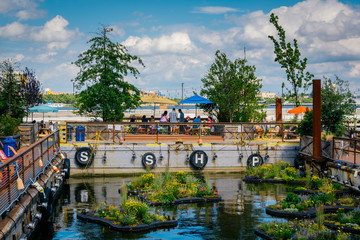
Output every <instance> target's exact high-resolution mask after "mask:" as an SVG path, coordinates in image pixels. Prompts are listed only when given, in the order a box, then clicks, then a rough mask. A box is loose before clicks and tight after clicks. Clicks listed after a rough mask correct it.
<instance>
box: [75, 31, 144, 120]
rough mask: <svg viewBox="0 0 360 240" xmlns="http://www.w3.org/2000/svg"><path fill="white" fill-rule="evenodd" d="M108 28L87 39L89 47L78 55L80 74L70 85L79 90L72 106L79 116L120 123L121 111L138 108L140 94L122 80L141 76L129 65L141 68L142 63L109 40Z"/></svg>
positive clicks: (119, 45) (118, 44)
mask: <svg viewBox="0 0 360 240" xmlns="http://www.w3.org/2000/svg"><path fill="white" fill-rule="evenodd" d="M112 30H113V29H112V28H111V27H102V28H101V30H100V31H99V32H98V33H97V36H95V37H94V38H92V39H90V40H89V41H88V43H90V44H91V46H90V48H89V49H88V50H86V51H85V52H83V53H81V54H80V55H79V56H78V60H77V61H75V63H74V64H75V65H76V66H77V67H79V68H80V71H79V73H78V75H77V76H76V78H75V79H73V82H74V84H75V87H76V88H77V89H78V90H81V89H82V88H83V87H86V88H85V89H83V90H82V91H81V92H80V93H79V94H77V96H76V98H77V101H76V103H75V107H76V108H77V109H78V111H77V113H79V114H88V115H91V116H94V117H102V119H103V121H121V120H122V118H123V117H124V111H125V110H126V109H129V108H135V107H136V106H139V101H140V92H139V90H138V89H137V88H136V87H135V86H134V85H132V84H130V83H128V82H126V81H125V80H124V77H125V76H127V75H128V74H132V75H133V76H134V77H135V78H136V77H137V75H138V74H139V73H140V72H139V71H138V70H137V69H136V68H135V67H133V66H131V65H130V64H131V63H132V62H134V61H135V62H137V63H138V64H140V65H142V66H144V64H143V62H142V60H141V59H140V58H139V57H137V56H134V55H131V54H129V53H128V50H127V49H126V48H125V46H123V45H122V44H120V43H114V42H112V41H111V40H110V38H109V33H110V32H111V31H112Z"/></svg>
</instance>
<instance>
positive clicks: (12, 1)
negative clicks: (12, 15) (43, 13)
mask: <svg viewBox="0 0 360 240" xmlns="http://www.w3.org/2000/svg"><path fill="white" fill-rule="evenodd" d="M35 6H36V4H35V2H34V1H32V0H1V1H0V13H7V12H9V11H13V10H17V9H23V8H34V7H35Z"/></svg>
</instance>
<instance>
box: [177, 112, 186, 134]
mask: <svg viewBox="0 0 360 240" xmlns="http://www.w3.org/2000/svg"><path fill="white" fill-rule="evenodd" d="M178 111H179V114H180V117H179V122H180V123H184V122H185V116H184V113H183V112H182V111H181V109H179V110H178ZM179 132H181V133H183V132H185V125H180V126H179Z"/></svg>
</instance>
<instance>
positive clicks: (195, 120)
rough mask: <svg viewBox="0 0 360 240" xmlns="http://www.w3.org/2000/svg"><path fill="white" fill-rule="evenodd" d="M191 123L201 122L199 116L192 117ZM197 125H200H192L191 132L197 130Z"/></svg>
mask: <svg viewBox="0 0 360 240" xmlns="http://www.w3.org/2000/svg"><path fill="white" fill-rule="evenodd" d="M193 123H201V118H200V116H198V117H194V120H193ZM199 127H200V125H193V127H192V129H193V132H197V131H199Z"/></svg>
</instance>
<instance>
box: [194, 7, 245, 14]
mask: <svg viewBox="0 0 360 240" xmlns="http://www.w3.org/2000/svg"><path fill="white" fill-rule="evenodd" d="M238 11H239V10H238V9H235V8H230V7H221V6H208V7H199V8H196V9H195V10H194V11H193V12H194V13H206V14H224V13H229V12H238Z"/></svg>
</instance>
